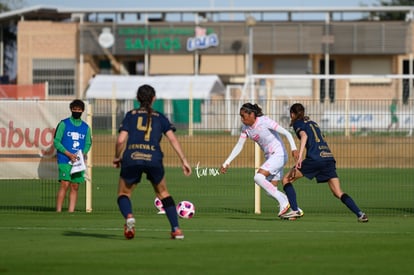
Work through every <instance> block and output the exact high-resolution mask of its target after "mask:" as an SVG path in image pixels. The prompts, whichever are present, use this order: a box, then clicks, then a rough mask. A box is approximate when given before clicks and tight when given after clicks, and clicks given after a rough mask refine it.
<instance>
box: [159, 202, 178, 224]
mask: <svg viewBox="0 0 414 275" xmlns="http://www.w3.org/2000/svg"><path fill="white" fill-rule="evenodd" d="M161 202H162V206H163V207H164V210H165V214H166V215H167V218H168V221H169V222H170V225H171V231H172V232H174V231H175V230H176V229H177V228H179V226H178V215H177V209H176V208H175V202H174V200H173V198H172V197H171V196H169V197H166V198H164V199H162V200H161Z"/></svg>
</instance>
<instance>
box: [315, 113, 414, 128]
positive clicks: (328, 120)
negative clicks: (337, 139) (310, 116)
mask: <svg viewBox="0 0 414 275" xmlns="http://www.w3.org/2000/svg"><path fill="white" fill-rule="evenodd" d="M397 117H398V121H399V123H398V124H399V125H398V129H400V130H410V129H413V128H414V113H410V112H408V111H406V112H398V113H397ZM390 123H391V115H390V114H389V112H387V111H383V112H380V111H370V110H363V111H350V112H349V113H348V114H347V115H346V114H345V112H344V111H325V112H324V115H323V116H322V119H321V123H320V124H321V125H320V126H321V127H322V128H324V129H342V130H343V129H345V128H346V126H347V125H348V127H349V129H353V130H363V129H366V130H372V131H387V127H388V125H389V124H390Z"/></svg>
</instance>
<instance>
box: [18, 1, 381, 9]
mask: <svg viewBox="0 0 414 275" xmlns="http://www.w3.org/2000/svg"><path fill="white" fill-rule="evenodd" d="M22 2H24V7H31V6H37V5H44V6H54V7H63V8H137V7H144V8H160V7H164V8H181V7H186V8H199V7H206V8H213V7H237V8H244V7H256V8H260V7H327V8H330V7H332V8H333V7H360V6H374V5H379V0H288V1H286V0H283V1H282V0H150V1H148V0H135V1H134V0H115V1H114V0H23V1H22Z"/></svg>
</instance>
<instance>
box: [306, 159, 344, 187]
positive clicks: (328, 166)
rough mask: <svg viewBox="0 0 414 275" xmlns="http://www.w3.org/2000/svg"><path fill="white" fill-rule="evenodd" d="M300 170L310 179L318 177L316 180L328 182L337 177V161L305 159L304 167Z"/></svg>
mask: <svg viewBox="0 0 414 275" xmlns="http://www.w3.org/2000/svg"><path fill="white" fill-rule="evenodd" d="M299 171H300V172H301V173H302V174H303V175H304V176H305V177H307V178H308V179H310V180H311V179H313V178H316V182H318V183H321V182H327V181H328V180H330V179H332V178H337V177H338V175H337V174H336V161H335V160H327V161H314V160H311V159H305V160H304V161H303V162H302V168H300V169H299Z"/></svg>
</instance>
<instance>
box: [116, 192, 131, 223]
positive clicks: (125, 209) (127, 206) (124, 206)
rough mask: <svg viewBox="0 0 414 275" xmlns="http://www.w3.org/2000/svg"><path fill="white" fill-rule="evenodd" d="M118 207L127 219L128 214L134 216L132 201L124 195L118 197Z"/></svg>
mask: <svg viewBox="0 0 414 275" xmlns="http://www.w3.org/2000/svg"><path fill="white" fill-rule="evenodd" d="M118 207H119V210H120V211H121V214H122V216H124V218H125V219H126V218H127V216H128V214H132V205H131V200H130V199H129V198H128V197H127V196H125V195H122V196H119V197H118Z"/></svg>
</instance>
